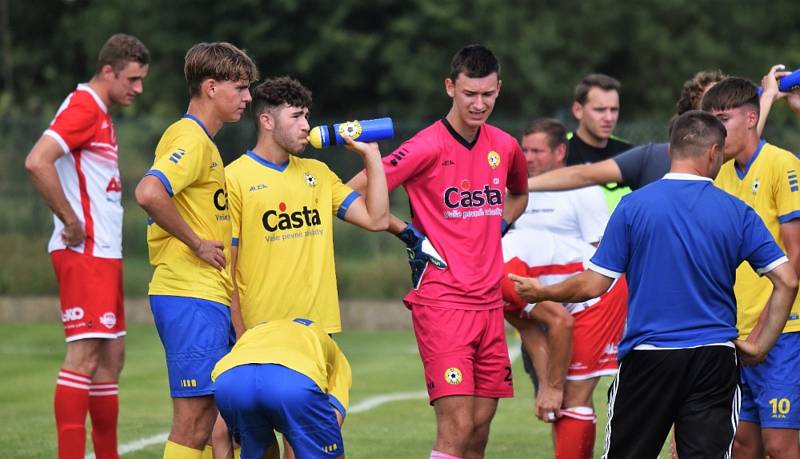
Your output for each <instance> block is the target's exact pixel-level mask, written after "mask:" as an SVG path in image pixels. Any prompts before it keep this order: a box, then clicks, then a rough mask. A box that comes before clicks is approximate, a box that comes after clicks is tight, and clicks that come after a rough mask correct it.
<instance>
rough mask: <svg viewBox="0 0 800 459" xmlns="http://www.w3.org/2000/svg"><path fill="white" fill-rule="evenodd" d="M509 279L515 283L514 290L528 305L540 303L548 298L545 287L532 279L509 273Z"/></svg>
mask: <svg viewBox="0 0 800 459" xmlns="http://www.w3.org/2000/svg"><path fill="white" fill-rule="evenodd" d="M508 278H509V279H511V280H512V281H513V282H514V290H515V291H516V292H517V295H519V297H520V298H522V299H523V300H525V301H527V302H528V303H538V302H540V301H544V300H546V299H547V298H546V297H545V296H544V291H543V289H544V287H543V286H542V284H540V283H539V281H537V280H536V279H534V278H532V277H522V276H518V275H516V274H514V273H508Z"/></svg>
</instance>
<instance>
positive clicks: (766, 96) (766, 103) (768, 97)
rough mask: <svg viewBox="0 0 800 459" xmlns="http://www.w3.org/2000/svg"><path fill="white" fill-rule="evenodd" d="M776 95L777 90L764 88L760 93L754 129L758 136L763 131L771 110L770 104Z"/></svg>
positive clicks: (773, 101) (772, 103)
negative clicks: (756, 121) (756, 122)
mask: <svg viewBox="0 0 800 459" xmlns="http://www.w3.org/2000/svg"><path fill="white" fill-rule="evenodd" d="M777 95H778V94H777V92H773V91H767V90H765V91H764V92H763V93H762V94H761V98H760V99H759V100H758V103H759V106H760V107H759V116H758V125H757V126H756V131H757V132H758V135H759V137H760V136H761V133H762V132H764V126H766V125H767V118H768V117H769V112H770V110H772V105H774V103H775V99H776V97H777Z"/></svg>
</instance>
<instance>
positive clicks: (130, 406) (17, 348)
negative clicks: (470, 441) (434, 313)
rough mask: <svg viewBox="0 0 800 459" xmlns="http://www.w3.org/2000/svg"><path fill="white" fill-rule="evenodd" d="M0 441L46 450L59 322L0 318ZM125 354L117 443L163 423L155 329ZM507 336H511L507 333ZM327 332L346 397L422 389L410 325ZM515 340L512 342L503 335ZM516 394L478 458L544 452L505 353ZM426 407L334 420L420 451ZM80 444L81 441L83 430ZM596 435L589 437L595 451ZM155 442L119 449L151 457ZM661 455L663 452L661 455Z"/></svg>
mask: <svg viewBox="0 0 800 459" xmlns="http://www.w3.org/2000/svg"><path fill="white" fill-rule="evenodd" d="M0 336H2V337H3V338H2V341H0V374H2V375H3V382H2V383H0V384H1V385H0V406H2V408H3V409H2V410H0V451H4V453H3V455H6V454H11V456H13V457H16V458H50V457H55V454H56V449H55V443H56V438H55V426H54V421H53V415H52V397H53V387H54V383H55V377H56V374H57V371H58V369H59V367H60V364H61V361H62V359H63V352H64V341H63V332H62V330H61V326H60V324H17V323H0ZM126 339H127V343H126V345H127V360H126V365H125V370H124V372H123V377H122V381H121V383H120V384H121V388H120V393H121V407H120V413H121V414H120V425H119V437H120V443H121V444H122V443H127V442H131V441H134V440H137V439H141V438H145V437H149V436H152V435H156V434H159V433H162V432H166V431H167V430H169V425H170V415H171V408H170V399H169V395H168V389H167V382H166V370H165V366H164V361H163V351H162V349H161V344H160V342H159V340H158V336H157V335H156V332H155V329H154V327H152V326H147V325H132V326H130V327H129V328H128V336H127V338H126ZM511 340H512V343H515V338H514V337H512V338H511ZM337 341H338V342H339V344H340V346H341V347H342V349H343V351H344V352H345V354H346V355H347V356H348V358H349V360H350V362H351V364H352V367H353V373H354V374H353V388H352V390H351V394H350V403H351V406H352V405H355V404H357V403H358V402H360V401H362V400H364V399H366V398H368V397H373V396H376V395H380V394H386V393H392V392H409V391H423V390H424V384H423V379H422V367H421V364H420V361H419V356H418V354H417V350H416V344H415V341H414V337H413V335H412V333H411V332H410V331H380V332H367V331H349V332H345V333H342V334H341V335H339V336H337ZM512 346H516V344H512ZM514 375H515V376H516V377H515V379H514V381H515V383H514V389H515V391H516V397H515V398H513V399H507V400H501V401H500V406H499V409H498V412H497V415H496V417H495V420H494V422H493V423H492V432H491V435H490V440H489V446H488V449H487V453H486V457H488V458H498V457H502V458H550V457H553V454H552V446H551V440H550V435H549V428H548V426H546V425H545V424H543V423H541V422H540V421H538V420H537V419H536V418H535V417H534V415H533V410H532V403H533V402H532V396H531V389H530V387H529V383H528V382H527V378H526V376H525V374H524V372H523V370H522V366H521V362H520V361H519V360H517V361H516V362H514ZM608 383H609V380H608V379H605V380H604V381H603V382H601V384H600V386H599V387H598V389H597V391H596V392H595V404H596V406H597V407H600V408H598V411H599V413H598V414H599V416H598V417H599V419H598V422H597V426H598V438H602V437H601V435H602V430H603V428H604V426H605V401H604V400H605V391H606V389H607V387H608ZM434 435H435V424H434V417H433V410H432V409H431V408H430V407H429V406H428V403H427V400H426V399H418V400H405V401H395V402H389V403H387V404H384V405H381V406H378V407H376V408H374V409H372V410H369V411H364V412H360V413H351V414H350V415H349V416H348V417H347V420H346V422H345V424H344V439H345V448H346V451H347V453H348V457H355V458H359V457H391V458H420V457H427V455H428V454H429V452H430V448H431V446H432V444H433V440H434ZM87 444H91V441H90V440H87ZM601 447H602V445H601V444H599V442H598V444H597V445H596V448H595V449H596V452H598V453H599V451H600V448H601ZM161 451H162V445H153V446H149V447H147V448H145V449H142V450H139V451H136V452H132V453H129V454H126V455H124V456H123V457H125V458H132V459H133V458H160V457H161ZM662 457H666V456H662Z"/></svg>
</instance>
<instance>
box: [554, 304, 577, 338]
mask: <svg viewBox="0 0 800 459" xmlns="http://www.w3.org/2000/svg"><path fill="white" fill-rule="evenodd" d="M553 326H554V327H558V328H560V329H562V330H564V331H566V332H569V333H572V330H573V329H574V328H575V319H574V318H573V317H572V314H570V313H568V312H567V311H566V309H565V310H564V313H563V314H559V315H558V316H556V317H555V318H554V319H553Z"/></svg>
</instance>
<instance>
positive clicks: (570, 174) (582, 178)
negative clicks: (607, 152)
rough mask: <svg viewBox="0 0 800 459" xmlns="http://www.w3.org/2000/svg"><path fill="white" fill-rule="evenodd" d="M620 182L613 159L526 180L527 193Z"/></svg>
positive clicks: (555, 171)
mask: <svg viewBox="0 0 800 459" xmlns="http://www.w3.org/2000/svg"><path fill="white" fill-rule="evenodd" d="M619 182H622V172H621V171H620V169H619V165H617V163H616V162H615V161H614V159H613V158H612V159H606V160H603V161H600V162H597V163H592V164H578V165H575V166H568V167H560V168H558V169H554V170H552V171H550V172H545V173H544V174H541V175H537V176H536V177H531V178H529V179H528V190H529V191H562V190H573V189H575V188H583V187H587V186H591V185H604V184H606V183H619Z"/></svg>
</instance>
